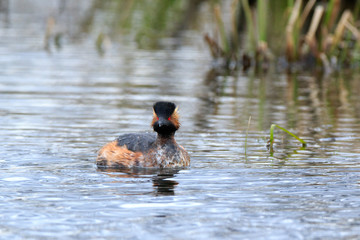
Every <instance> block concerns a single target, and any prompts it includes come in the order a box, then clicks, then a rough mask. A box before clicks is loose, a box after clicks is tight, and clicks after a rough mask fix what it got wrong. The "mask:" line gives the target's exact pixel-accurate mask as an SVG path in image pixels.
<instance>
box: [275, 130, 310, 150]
mask: <svg viewBox="0 0 360 240" xmlns="http://www.w3.org/2000/svg"><path fill="white" fill-rule="evenodd" d="M275 127H277V128H279V129H281V130H283V131H284V132H286V133H287V134H289V135H290V136H292V137H294V138H296V139H297V140H299V142H301V143H302V147H306V142H305V141H304V140H302V139H301V138H299V137H298V136H296V135H295V134H293V133H292V132H290V131H289V130H287V129H285V128H283V127H280V126H279V125H276V124H272V125H271V127H270V152H271V153H273V152H274V149H273V144H274V129H275Z"/></svg>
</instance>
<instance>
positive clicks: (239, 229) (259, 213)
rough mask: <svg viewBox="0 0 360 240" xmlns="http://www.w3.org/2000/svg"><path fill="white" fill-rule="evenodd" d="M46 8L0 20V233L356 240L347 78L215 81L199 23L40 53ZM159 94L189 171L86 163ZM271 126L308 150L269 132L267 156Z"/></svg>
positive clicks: (352, 86)
mask: <svg viewBox="0 0 360 240" xmlns="http://www.w3.org/2000/svg"><path fill="white" fill-rule="evenodd" d="M15 2H16V1H15ZM35 2H36V1H35ZM50 3H51V1H50ZM49 5H50V7H49V6H48V7H49V8H51V4H49ZM85 5H86V4H85ZM13 7H14V9H18V8H16V7H15V6H13ZM83 7H84V8H85V6H83ZM45 10H46V11H45ZM45 10H44V11H43V16H41V14H40V15H39V16H38V15H35V16H34V15H33V14H30V13H27V12H26V11H25V12H24V11H20V10H18V12H17V11H16V10H14V11H13V13H12V14H10V15H9V16H7V20H6V19H5V20H4V19H2V22H1V27H0V35H1V36H2V37H1V38H0V66H1V67H0V139H1V148H0V184H1V193H0V239H224V238H226V239H358V238H359V237H360V179H359V178H360V177H359V176H360V175H359V174H360V164H359V161H360V96H359V94H358V92H359V91H360V81H359V80H360V76H359V75H342V74H340V75H337V76H331V77H323V76H316V75H310V74H307V75H291V76H286V75H282V74H268V75H264V76H254V75H253V74H251V73H249V74H241V73H239V74H238V75H236V76H232V77H222V76H218V75H217V74H216V73H214V72H212V71H210V70H209V68H210V66H211V63H210V61H209V59H210V57H209V53H208V52H207V49H206V48H205V47H204V45H203V40H202V35H201V34H202V33H201V31H200V30H198V31H199V32H197V33H196V34H194V32H193V31H195V30H192V31H185V32H184V33H183V34H182V36H181V39H182V44H181V45H179V46H176V47H173V46H172V44H170V46H169V47H163V48H161V49H158V50H146V49H141V48H137V47H136V46H135V45H134V44H131V43H129V44H125V43H124V44H116V43H113V44H111V46H110V50H109V51H108V52H107V54H105V55H104V56H100V55H99V54H98V52H97V51H96V49H95V47H94V44H93V42H92V41H91V40H88V39H87V38H86V39H82V38H81V39H80V40H71V39H65V40H64V41H65V44H64V46H63V48H62V49H61V50H52V51H51V52H47V51H45V50H44V49H43V44H44V29H45V25H46V24H45V22H46V17H47V15H46V14H48V12H47V11H50V10H49V9H45ZM29 11H31V9H30V10H29ZM0 16H3V15H0ZM72 21H75V20H72ZM175 40H176V39H175ZM175 40H174V39H170V40H168V41H170V42H172V41H174V42H176V41H175ZM157 100H171V101H174V102H176V103H177V105H179V109H180V113H181V122H182V127H181V129H180V131H179V132H178V133H177V135H176V137H177V141H178V142H179V143H180V144H182V145H183V146H184V147H185V148H186V149H187V150H188V151H189V152H190V155H191V161H192V163H191V168H189V169H186V170H181V171H176V172H175V171H127V172H126V171H122V172H121V171H100V170H98V169H97V168H96V165H95V163H94V161H95V158H96V151H97V150H98V149H99V148H100V147H101V146H102V145H103V144H104V143H106V142H108V141H111V140H113V139H114V138H115V137H116V136H117V135H119V134H122V133H128V132H141V131H151V129H150V121H151V118H152V110H151V106H152V104H153V103H154V102H155V101H157ZM250 116H251V121H250V126H249V128H248V120H249V117H250ZM272 123H276V124H278V125H280V126H283V127H286V128H288V129H290V130H292V131H293V132H295V133H297V134H299V135H300V136H301V137H303V138H304V139H305V140H306V141H307V142H308V146H307V148H305V149H301V146H300V144H299V143H298V142H297V141H296V140H294V139H292V138H290V137H288V136H286V135H285V134H283V133H282V132H281V131H276V134H275V138H276V143H275V153H274V154H270V152H269V151H268V149H267V147H266V145H267V141H268V138H269V137H268V133H269V129H270V125H271V124H272ZM247 129H248V136H247V137H246V132H247ZM245 149H246V154H245Z"/></svg>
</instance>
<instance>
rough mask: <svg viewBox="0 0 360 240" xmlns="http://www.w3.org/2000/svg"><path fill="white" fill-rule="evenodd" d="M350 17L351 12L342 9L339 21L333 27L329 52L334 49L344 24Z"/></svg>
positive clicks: (342, 31) (341, 34)
mask: <svg viewBox="0 0 360 240" xmlns="http://www.w3.org/2000/svg"><path fill="white" fill-rule="evenodd" d="M351 18H352V14H351V12H350V10H346V11H344V13H343V14H342V15H341V18H340V21H339V23H338V25H337V26H336V29H335V34H334V39H333V42H332V46H331V51H330V53H332V52H333V51H334V49H335V48H336V46H337V44H338V43H339V41H340V39H341V37H342V36H343V33H344V30H345V25H346V23H347V22H348V21H349V20H351Z"/></svg>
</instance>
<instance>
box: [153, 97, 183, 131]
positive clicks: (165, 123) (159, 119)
mask: <svg viewBox="0 0 360 240" xmlns="http://www.w3.org/2000/svg"><path fill="white" fill-rule="evenodd" d="M153 109H154V118H153V121H152V126H153V128H154V131H155V132H157V133H158V134H159V135H162V136H172V135H174V134H175V131H176V130H178V128H179V127H180V124H179V120H178V113H177V107H176V105H175V104H174V103H172V102H156V103H155V104H154V106H153Z"/></svg>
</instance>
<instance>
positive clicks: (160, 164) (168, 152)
mask: <svg viewBox="0 0 360 240" xmlns="http://www.w3.org/2000/svg"><path fill="white" fill-rule="evenodd" d="M151 126H152V127H153V129H154V131H155V132H156V133H130V134H125V135H121V136H119V137H118V138H117V139H116V140H115V141H112V142H110V143H107V144H106V145H105V146H103V147H102V148H101V149H100V151H99V153H98V156H97V159H96V164H97V166H98V167H110V168H133V167H140V168H181V167H188V166H189V165H190V156H189V154H188V153H187V152H186V150H185V149H184V148H183V147H182V146H180V145H178V144H177V143H176V141H175V138H174V136H175V132H176V131H177V130H178V129H179V128H180V123H179V114H178V108H177V107H176V105H175V104H174V103H172V102H156V103H155V104H154V105H153V120H152V122H151Z"/></svg>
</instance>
